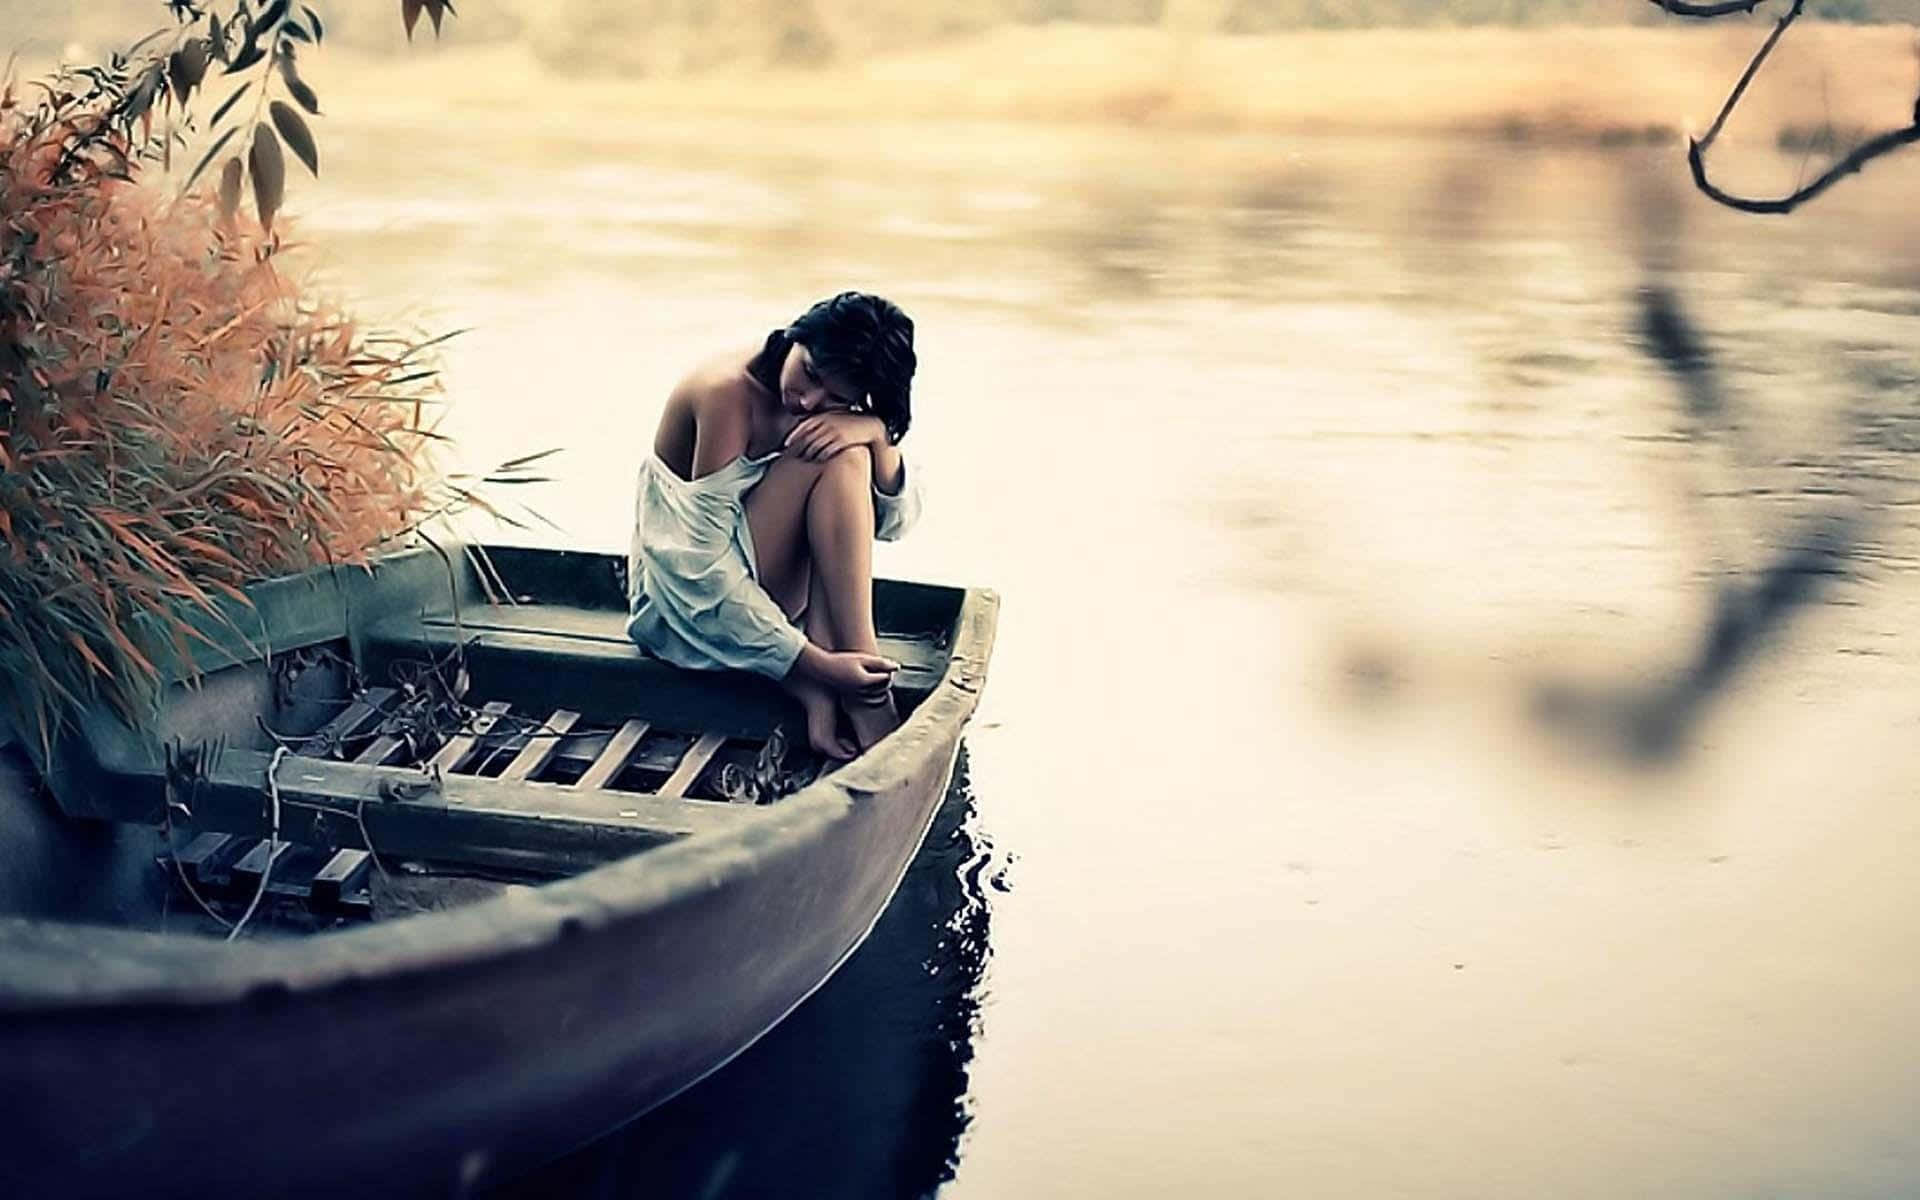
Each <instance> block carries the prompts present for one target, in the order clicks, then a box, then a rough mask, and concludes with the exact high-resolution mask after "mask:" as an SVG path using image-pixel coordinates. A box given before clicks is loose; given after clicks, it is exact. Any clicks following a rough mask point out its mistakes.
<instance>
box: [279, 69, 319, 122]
mask: <svg viewBox="0 0 1920 1200" xmlns="http://www.w3.org/2000/svg"><path fill="white" fill-rule="evenodd" d="M280 78H281V79H283V80H285V81H286V84H287V94H288V95H289V96H292V97H293V99H294V102H295V103H296V104H298V105H299V106H300V107H301V108H304V109H306V110H307V111H308V112H310V113H312V114H313V115H314V116H316V117H317V116H319V115H320V97H318V96H316V95H314V94H313V89H312V88H310V87H308V86H307V81H306V80H304V79H302V78H300V72H299V71H298V70H297V69H296V68H295V67H294V65H293V56H292V55H291V54H283V55H281V56H280Z"/></svg>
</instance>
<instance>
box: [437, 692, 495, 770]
mask: <svg viewBox="0 0 1920 1200" xmlns="http://www.w3.org/2000/svg"><path fill="white" fill-rule="evenodd" d="M511 707H512V705H510V704H508V703H507V702H506V701H505V700H490V701H488V702H487V705H486V707H485V708H482V709H481V710H480V715H479V716H477V717H475V718H474V719H473V728H472V729H470V730H468V731H467V732H466V733H461V734H456V735H454V736H453V737H450V738H448V739H447V744H446V745H444V746H442V747H440V752H439V753H438V754H435V755H434V756H433V765H434V766H436V767H439V768H440V769H441V770H442V771H445V772H447V773H448V774H452V773H453V772H454V771H457V770H459V769H460V764H461V763H463V762H465V761H466V760H467V757H468V756H469V755H471V754H472V753H473V751H474V747H476V746H478V745H479V744H480V739H481V738H483V737H486V736H487V734H489V733H491V732H492V731H493V727H494V725H496V724H497V723H499V720H500V718H501V717H503V716H505V715H506V714H507V710H508V709H509V708H511Z"/></svg>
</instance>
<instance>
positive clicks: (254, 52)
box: [222, 42, 267, 75]
mask: <svg viewBox="0 0 1920 1200" xmlns="http://www.w3.org/2000/svg"><path fill="white" fill-rule="evenodd" d="M266 56H267V52H266V51H265V50H262V49H261V48H260V43H258V42H248V43H247V44H246V45H245V46H242V47H241V48H240V53H238V54H236V55H234V56H233V61H231V62H229V63H228V64H227V69H226V70H225V71H224V72H222V74H226V75H232V74H234V73H236V72H239V71H244V70H246V69H247V68H248V67H250V66H252V65H253V64H255V63H257V62H259V61H260V60H261V59H263V58H265V57H266Z"/></svg>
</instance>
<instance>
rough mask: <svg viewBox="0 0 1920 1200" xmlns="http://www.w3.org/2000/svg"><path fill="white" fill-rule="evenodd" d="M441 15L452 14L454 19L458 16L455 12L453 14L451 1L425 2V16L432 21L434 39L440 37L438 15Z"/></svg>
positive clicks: (428, 0) (431, 0)
mask: <svg viewBox="0 0 1920 1200" xmlns="http://www.w3.org/2000/svg"><path fill="white" fill-rule="evenodd" d="M442 13H453V15H454V16H456V17H457V16H459V15H460V14H459V13H457V12H453V0H427V16H428V17H430V18H432V20H433V36H435V37H439V36H440V15H441V14H442Z"/></svg>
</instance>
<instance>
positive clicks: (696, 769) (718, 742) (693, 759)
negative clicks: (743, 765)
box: [660, 733, 727, 796]
mask: <svg viewBox="0 0 1920 1200" xmlns="http://www.w3.org/2000/svg"><path fill="white" fill-rule="evenodd" d="M726 744H727V739H726V737H725V736H724V735H722V734H718V733H703V734H701V735H700V736H699V737H698V738H697V739H695V741H694V743H693V745H691V746H689V747H687V753H686V757H684V758H682V759H681V760H680V765H679V766H677V767H675V768H674V769H673V774H672V775H670V776H668V777H667V781H666V782H665V783H663V784H661V785H660V794H661V795H662V796H684V795H686V794H687V789H688V788H690V787H692V786H693V781H694V780H696V779H698V778H700V772H701V771H703V770H705V769H706V766H707V763H708V762H709V761H711V760H712V758H713V756H714V753H715V752H716V751H718V750H719V749H720V747H722V746H724V745H726Z"/></svg>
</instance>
